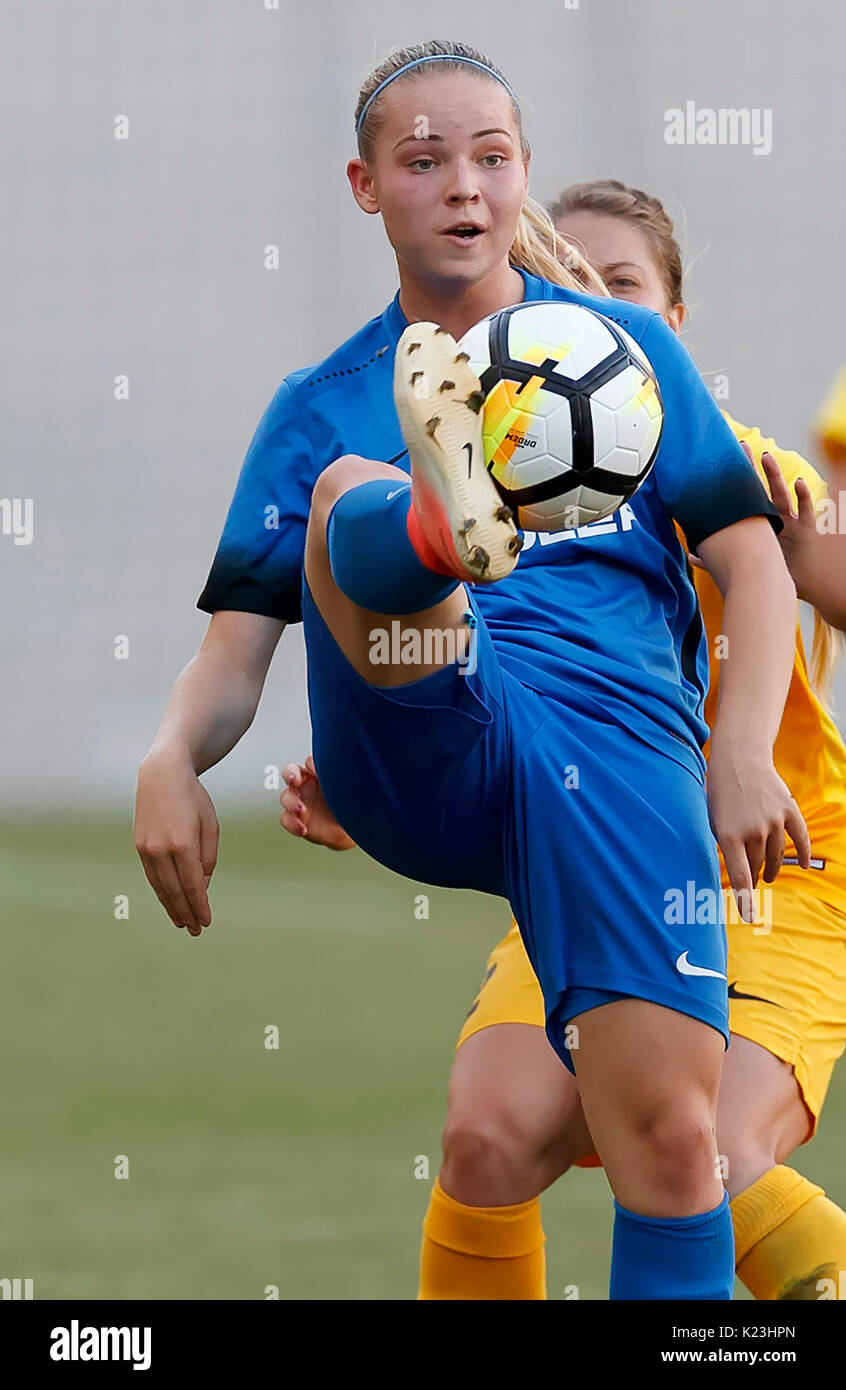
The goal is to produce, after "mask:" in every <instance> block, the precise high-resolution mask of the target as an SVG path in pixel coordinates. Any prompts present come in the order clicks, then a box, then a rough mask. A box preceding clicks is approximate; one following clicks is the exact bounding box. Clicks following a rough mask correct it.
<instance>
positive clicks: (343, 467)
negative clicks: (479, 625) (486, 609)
mask: <svg viewBox="0 0 846 1390" xmlns="http://www.w3.org/2000/svg"><path fill="white" fill-rule="evenodd" d="M394 400H395V403H396V408H397V413H398V415H399V419H400V423H401V425H402V429H403V434H404V436H405V440H406V443H407V444H408V449H409V459H410V463H411V481H410V482H409V478H408V475H407V474H406V473H404V472H403V471H402V470H401V469H399V468H395V467H393V466H392V465H390V464H386V463H378V462H374V461H372V460H365V459H361V458H356V457H352V456H347V457H344V458H341V459H338V460H337V461H336V462H335V463H333V464H332V465H331V466H330V467H329V468H327V469H325V470H324V472H323V473H322V474H321V475H320V477H319V478H318V480H317V483H316V485H315V488H314V493H313V497H312V505H311V513H310V517H309V527H308V534H307V538H306V554H305V574H306V580H307V583H308V586H309V589H310V591H311V595H312V598H313V599H314V601H315V603H316V605H317V607H318V609H319V610H320V613H321V615H322V617H323V619H324V621H325V623H326V625H327V626H328V628H329V630H330V632H331V633H332V635H333V637H334V638H335V640H336V642H337V643H338V645H339V646H340V648H341V650H342V651H343V653H344V655H345V656H346V657H347V660H348V661H349V662H350V663H351V665H352V666H353V667H354V669H355V670H356V671H357V672H358V674H359V675H361V676H363V677H364V679H365V680H367V681H369V682H370V683H372V684H374V685H383V686H392V685H397V684H405V683H407V682H408V681H411V680H416V679H419V678H420V677H422V676H424V675H426V674H429V673H430V672H431V671H434V670H436V669H438V668H439V667H440V666H443V665H447V664H449V662H450V661H455V660H456V656H457V657H458V659H459V660H461V659H462V658H463V655H464V651H465V649H466V643H467V628H466V624H465V614H466V612H467V595H466V592H465V590H464V589H463V587H462V585H461V581H462V580H465V579H466V580H472V581H476V582H479V583H490V582H494V581H495V580H497V579H501V578H503V577H504V576H505V575H507V574H508V573H510V571H511V570H512V569H513V567H514V565H515V563H516V561H517V556H518V554H519V551H520V547H521V544H522V542H521V538H520V535H519V533H518V531H517V528H516V527H515V525H514V522H513V520H512V515H511V512H510V510H509V508H508V507H507V506H505V504H504V503H503V502H502V499H501V498H500V496H499V494H498V492H497V490H496V487H495V485H494V483H493V480H492V479H491V477H490V475H489V474H488V472H487V469H486V467H485V461H484V449H483V444H482V423H481V422H482V415H481V412H482V407H483V404H484V393H483V391H482V388H481V383H480V382H479V379H478V377H477V376H476V375H475V373H474V372H473V371H472V370H471V368H470V367H469V365H468V358H467V355H466V354H465V353H462V352H460V351H459V349H458V346H457V344H456V343H455V340H454V339H453V338H452V337H451V335H450V334H449V333H447V332H446V330H444V329H442V328H439V327H438V326H437V325H436V324H431V323H416V324H412V325H411V326H410V327H409V328H408V329H406V331H405V333H404V334H403V337H402V338H401V339H400V342H399V345H398V347H397V353H396V365H395V372H394ZM385 615H403V616H404V618H405V622H404V625H403V637H404V638H405V636H406V634H409V633H410V634H412V635H413V634H414V633H415V632H418V633H419V634H420V635H421V637H423V636H425V635H426V634H427V633H429V634H431V633H432V632H433V630H437V631H438V632H439V633H440V634H442V637H443V638H444V639H447V635H448V634H449V638H448V640H442V641H440V642H438V643H435V642H433V641H432V640H431V637H430V640H429V641H428V642H426V641H421V642H420V643H419V644H418V650H419V653H420V659H415V647H414V642H413V640H408V641H407V642H405V645H404V657H403V660H402V662H401V663H398V662H394V661H387V662H385V661H381V662H380V663H379V664H378V665H374V663H373V660H372V648H373V638H372V633H373V631H374V628H376V627H378V626H379V622H378V620H379V619H380V618H381V619H383V618H384V616H385Z"/></svg>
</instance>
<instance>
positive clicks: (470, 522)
mask: <svg viewBox="0 0 846 1390" xmlns="http://www.w3.org/2000/svg"><path fill="white" fill-rule="evenodd" d="M477 525H478V522H477V521H476V518H475V517H474V516H466V517H465V518H464V525H463V526H460V527H459V529H458V534H459V536H466V535H467V532H468V531H472V530H473V527H474V526H477Z"/></svg>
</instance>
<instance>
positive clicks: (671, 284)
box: [549, 179, 843, 703]
mask: <svg viewBox="0 0 846 1390" xmlns="http://www.w3.org/2000/svg"><path fill="white" fill-rule="evenodd" d="M570 212H597V213H601V214H603V216H606V217H619V218H621V219H622V220H623V221H625V222H628V223H629V224H630V225H631V226H633V227H638V228H639V229H640V231H642V232H643V234H644V236H645V237H646V239H647V244H648V245H649V247H650V249H651V251H652V257H653V260H654V262H655V265H656V267H657V269H658V271H659V273H660V275H661V279H662V281H663V284H664V292H665V294H666V296H667V302H668V303H669V304H682V303H683V302H684V299H683V272H682V257H681V248H680V247H679V243H678V241H677V240H676V234H675V229H674V227H673V221H672V218H671V217H670V215H669V213H668V212H667V209H666V208H665V207H664V204H663V203H662V202H661V200H660V198H654V197H652V195H651V194H649V193H644V192H643V189H641V188H631V187H630V186H629V185H628V184H625V183H620V181H619V179H591V180H589V181H588V182H587V183H573V184H570V186H569V187H568V188H565V189H564V190H563V192H561V193H559V195H558V197H557V198H555V199H554V200H553V202H552V203H550V205H549V215H550V217H551V218H552V219H553V221H554V222H557V221H558V219H559V218H561V217H566V215H567V213H570ZM842 654H843V642H842V634H841V633H840V632H838V630H837V628H834V627H832V626H831V624H830V623H827V622H826V620H825V618H823V617H822V616H821V614H819V613H818V612H817V610H816V609H814V640H813V645H812V648H811V662H810V676H811V684H812V686H813V688H814V692H815V694H816V695H817V696H818V697H819V698H820V699H821V700H822V701H823V702H824V703H829V701H830V698H831V683H832V680H833V678H834V672H835V670H836V668H837V663H838V661H839V660H840V657H841V656H842Z"/></svg>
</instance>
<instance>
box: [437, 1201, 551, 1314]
mask: <svg viewBox="0 0 846 1390" xmlns="http://www.w3.org/2000/svg"><path fill="white" fill-rule="evenodd" d="M419 1297H420V1298H421V1299H426V1300H430V1299H449V1300H452V1301H458V1300H471V1299H500V1300H502V1299H523V1300H530V1299H544V1298H546V1256H545V1252H544V1234H543V1227H542V1225H541V1216H540V1202H539V1201H538V1199H537V1198H536V1197H535V1198H533V1199H532V1200H531V1201H530V1202H520V1203H519V1204H518V1205H517V1206H514V1207H465V1206H463V1205H462V1203H461V1202H456V1200H455V1198H454V1197H450V1196H449V1194H448V1193H446V1192H444V1189H443V1188H442V1187H441V1184H440V1181H439V1180H437V1179H436V1181H435V1185H434V1187H433V1188H432V1191H431V1194H430V1197H429V1208H428V1211H427V1212H426V1215H425V1217H424V1219H423V1245H422V1248H421V1251H420V1294H419Z"/></svg>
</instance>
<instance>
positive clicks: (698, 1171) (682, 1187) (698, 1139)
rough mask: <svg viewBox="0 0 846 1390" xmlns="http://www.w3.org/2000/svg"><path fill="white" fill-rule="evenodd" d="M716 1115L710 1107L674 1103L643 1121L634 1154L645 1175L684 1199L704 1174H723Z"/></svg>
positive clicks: (670, 1194)
mask: <svg viewBox="0 0 846 1390" xmlns="http://www.w3.org/2000/svg"><path fill="white" fill-rule="evenodd" d="M716 1150H717V1146H716V1142H715V1134H714V1119H713V1113H712V1112H711V1111H710V1108H709V1107H707V1106H705V1105H702V1106H697V1105H695V1104H693V1105H691V1104H687V1105H681V1106H674V1107H670V1108H668V1109H666V1110H663V1111H661V1112H660V1113H658V1114H654V1115H651V1116H650V1117H648V1118H647V1119H644V1120H642V1121H641V1123H640V1125H639V1126H638V1132H637V1135H636V1138H635V1142H634V1144H633V1145H632V1156H633V1158H634V1160H635V1161H636V1162H637V1163H638V1164H639V1166H640V1168H641V1175H642V1177H643V1179H645V1180H646V1182H647V1183H648V1184H649V1186H651V1187H654V1188H655V1189H656V1190H659V1191H661V1192H663V1193H665V1194H666V1195H667V1197H669V1198H671V1199H676V1198H678V1199H684V1197H685V1196H686V1194H687V1193H688V1192H689V1191H690V1190H691V1189H694V1188H696V1189H698V1188H699V1187H701V1184H702V1181H703V1178H704V1177H706V1176H709V1175H713V1176H715V1177H718V1176H719V1172H718V1156H717V1151H716Z"/></svg>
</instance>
